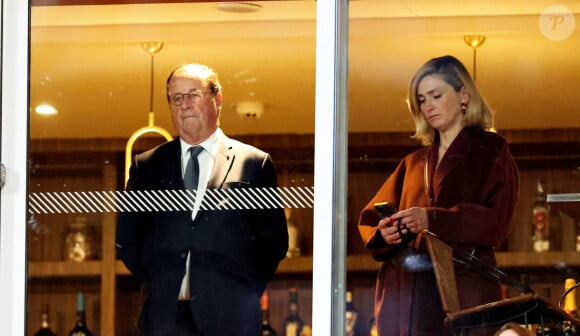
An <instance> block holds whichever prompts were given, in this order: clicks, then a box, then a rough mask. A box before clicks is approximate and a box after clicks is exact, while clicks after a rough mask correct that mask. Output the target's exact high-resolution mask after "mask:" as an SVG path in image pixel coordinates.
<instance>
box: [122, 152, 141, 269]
mask: <svg viewBox="0 0 580 336" xmlns="http://www.w3.org/2000/svg"><path fill="white" fill-rule="evenodd" d="M139 181H140V178H139V170H138V162H137V160H134V161H133V164H132V165H131V168H130V173H129V180H128V182H127V186H126V188H125V190H126V191H132V190H138V189H140V187H139V185H140V182H139ZM125 195H126V194H125ZM125 199H126V198H124V197H123V198H121V199H120V200H119V202H120V204H119V207H120V209H123V208H124V201H123V200H125ZM145 221H146V216H145V215H144V213H143V212H131V211H123V210H120V211H119V213H118V216H117V227H116V234H115V235H116V237H115V246H116V248H117V255H118V256H119V258H120V259H121V260H122V261H123V263H124V264H125V266H126V267H127V269H129V271H130V272H131V273H132V274H133V275H134V276H136V277H138V278H140V277H141V275H142V271H143V270H142V269H141V268H142V267H141V265H142V264H143V263H142V261H141V256H142V247H143V237H144V232H143V230H144V227H145V225H144V223H145Z"/></svg>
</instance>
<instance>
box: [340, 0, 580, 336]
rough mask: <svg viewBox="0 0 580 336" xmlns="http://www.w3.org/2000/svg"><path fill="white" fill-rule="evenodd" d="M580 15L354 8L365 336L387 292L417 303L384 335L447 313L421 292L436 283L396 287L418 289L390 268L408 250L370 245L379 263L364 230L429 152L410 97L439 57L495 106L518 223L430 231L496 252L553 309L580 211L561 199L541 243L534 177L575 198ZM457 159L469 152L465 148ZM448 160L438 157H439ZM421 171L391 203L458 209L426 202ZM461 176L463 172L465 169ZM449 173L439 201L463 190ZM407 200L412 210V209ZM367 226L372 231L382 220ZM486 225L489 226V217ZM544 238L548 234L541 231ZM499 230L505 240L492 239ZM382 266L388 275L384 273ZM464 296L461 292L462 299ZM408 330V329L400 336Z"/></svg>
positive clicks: (356, 286) (358, 250) (355, 146)
mask: <svg viewBox="0 0 580 336" xmlns="http://www.w3.org/2000/svg"><path fill="white" fill-rule="evenodd" d="M579 10H580V7H578V5H577V4H576V3H571V2H568V3H562V4H558V5H556V4H554V3H551V2H546V1H533V2H527V3H526V4H525V5H524V4H523V3H522V2H520V1H501V2H485V3H481V2H477V3H475V2H462V1H443V2H426V1H405V2H404V3H403V2H397V1H353V2H350V12H349V14H350V19H349V132H350V135H349V175H348V200H349V202H348V211H349V214H348V223H349V224H348V258H349V273H348V284H347V289H348V290H350V291H352V293H353V302H354V304H355V306H356V307H357V309H358V311H359V317H358V319H359V321H358V323H359V324H360V326H359V327H360V333H361V334H363V335H367V334H368V333H369V329H370V321H371V319H373V318H374V316H373V311H374V310H373V307H374V305H375V304H376V303H375V300H374V299H375V297H382V298H383V299H385V300H388V298H391V299H392V298H393V297H392V296H389V295H391V294H392V293H395V294H394V295H399V294H400V296H401V298H402V299H404V300H407V298H412V300H411V301H409V302H408V304H410V305H411V306H404V305H398V306H397V307H395V308H393V309H395V310H396V311H397V312H400V313H399V314H400V315H397V316H396V317H392V318H391V319H389V320H388V321H386V322H385V321H382V324H383V325H388V327H386V328H388V329H389V330H390V331H392V332H393V333H397V334H398V332H399V329H397V328H398V327H397V326H398V323H403V322H401V321H405V316H407V317H408V314H409V313H410V312H411V311H413V312H414V314H416V315H415V316H417V315H420V316H422V315H424V314H432V315H433V316H434V314H435V313H436V312H437V311H440V309H441V308H440V307H441V304H440V303H439V302H431V301H429V300H428V299H426V298H425V297H424V295H423V294H421V293H425V292H428V291H429V288H431V289H433V290H434V291H435V292H436V288H435V287H434V286H433V285H434V282H433V280H431V281H429V282H427V283H428V285H429V286H430V287H427V286H426V285H424V286H421V285H417V287H415V288H414V289H412V288H410V287H405V288H406V289H408V290H410V291H412V290H414V292H403V291H402V290H401V291H400V292H399V291H398V290H397V287H396V286H397V284H396V280H395V279H401V280H400V281H401V283H406V282H405V281H407V280H408V281H409V282H407V283H411V282H410V281H413V280H412V279H415V278H413V277H412V276H411V277H408V278H405V279H407V280H402V279H403V278H400V277H404V276H403V275H400V274H395V272H394V271H386V270H387V268H388V269H398V266H396V265H399V264H400V263H401V262H402V260H400V259H399V257H400V254H401V253H396V252H392V253H391V254H388V253H387V254H380V253H381V252H380V251H378V249H375V252H377V253H379V254H380V255H379V256H378V257H379V258H383V259H385V261H384V262H382V261H376V260H374V259H373V258H372V256H371V252H370V251H369V249H368V248H366V247H365V242H364V241H363V239H361V234H360V233H359V227H357V224H358V223H359V216H360V215H361V211H362V210H363V208H365V206H367V205H368V204H369V202H370V201H371V199H372V198H373V197H374V196H375V194H376V193H377V191H379V190H380V188H381V186H382V185H383V183H384V182H385V181H386V180H387V178H388V177H389V176H391V174H393V172H394V171H395V169H396V168H397V165H398V164H399V163H400V162H401V160H402V159H403V158H404V157H405V156H406V155H408V154H410V153H413V152H415V151H417V150H421V149H422V148H423V147H424V146H422V144H421V143H420V142H419V141H416V140H414V139H412V138H411V136H412V135H413V134H414V132H415V123H414V121H413V118H412V115H411V113H410V112H409V108H408V105H407V102H406V100H407V90H408V87H409V85H410V83H411V80H412V79H413V76H414V75H415V73H416V72H417V71H418V70H419V68H420V67H421V66H422V65H423V64H424V63H425V62H427V61H428V60H430V59H432V58H435V57H440V56H444V55H452V56H454V57H456V58H457V59H458V60H459V61H461V62H462V63H463V64H464V66H465V67H466V68H467V71H468V72H469V74H470V75H471V76H472V77H473V78H474V81H475V83H476V85H477V87H478V89H479V90H480V92H481V94H482V95H483V97H484V98H485V100H486V102H487V104H488V106H489V108H490V109H491V113H492V116H493V122H492V124H491V125H490V126H493V128H494V129H495V130H496V131H497V133H498V134H499V135H501V136H502V137H503V138H504V139H505V140H506V141H507V144H508V145H509V149H510V151H511V154H512V156H513V158H514V159H515V162H516V164H517V167H518V169H519V188H517V189H518V190H519V200H518V202H517V206H516V208H515V210H514V214H513V215H514V219H513V221H512V222H511V223H512V225H511V226H509V224H508V223H509V220H506V221H502V224H501V225H499V226H498V227H499V228H502V227H507V226H509V229H508V230H506V231H508V232H507V233H506V234H505V235H501V234H499V235H498V234H497V233H498V232H500V231H501V230H500V229H498V230H490V231H489V232H487V233H485V234H481V235H479V236H476V235H471V236H470V235H469V232H479V231H477V230H478V228H475V226H476V224H474V223H476V221H475V219H474V218H472V217H469V216H473V215H474V214H476V213H478V212H477V211H473V210H472V211H471V212H470V213H467V214H466V216H465V217H462V218H465V219H464V220H463V221H462V222H461V223H460V224H458V223H457V222H453V221H449V220H448V221H447V222H446V220H447V219H441V217H440V218H439V222H437V223H436V222H435V220H434V219H432V217H431V216H430V217H429V219H430V222H429V223H430V229H431V230H432V231H435V232H437V233H439V234H440V235H441V237H442V238H443V240H444V241H446V242H451V241H453V242H454V243H463V244H466V243H471V244H474V245H476V247H489V246H491V245H495V251H496V258H497V262H498V265H499V267H500V268H501V269H502V270H503V271H505V272H506V273H507V274H508V275H509V277H510V279H513V280H517V281H519V282H523V283H524V284H525V285H527V286H530V287H531V288H532V289H534V290H535V291H536V293H542V295H547V294H546V293H551V294H549V295H547V296H549V297H548V300H550V301H551V302H552V303H553V304H554V305H556V306H557V304H558V299H559V297H560V295H561V294H562V291H563V288H564V287H563V285H564V279H565V278H566V277H567V276H569V275H570V272H573V271H572V270H573V269H574V267H577V261H576V259H577V255H576V254H575V251H576V249H577V247H576V238H577V236H578V235H579V231H578V225H577V223H578V220H579V217H578V213H577V210H574V209H575V208H576V206H575V205H574V204H576V203H573V205H570V203H569V202H563V201H560V202H553V203H551V204H550V207H549V216H548V218H547V219H546V221H548V222H549V225H548V228H547V229H546V230H547V231H546V230H544V236H543V237H544V238H543V239H544V240H546V241H547V242H546V243H543V245H542V244H539V243H538V239H539V237H538V234H537V233H536V235H535V236H536V240H534V238H533V237H534V232H535V231H536V232H537V231H538V228H536V229H534V227H533V223H534V222H533V206H534V200H535V198H536V196H537V191H536V188H537V181H541V182H542V186H543V190H544V193H545V194H547V195H561V194H574V195H576V197H577V196H578V194H577V193H578V191H580V178H579V176H580V174H579V170H578V157H577V153H578V150H579V149H580V131H579V130H580V119H579V118H578V116H577V115H578V113H577V111H576V108H575V106H576V105H577V104H576V100H577V99H578V95H576V94H574V92H575V91H576V90H578V88H579V87H580V79H579V77H578V73H579V71H580V63H579V62H578V61H577V59H576V57H575V56H574V55H576V53H577V52H578V50H577V48H578V46H579V45H580V44H579V42H580V40H579V39H580V37H579V35H578V33H577V28H576V27H577V22H576V20H577V17H578V12H579ZM475 35H481V36H483V37H485V41H484V42H483V43H481V44H480V45H479V46H478V47H477V48H473V47H472V46H471V45H468V44H467V43H466V39H470V38H471V39H473V38H474V37H477V36H475ZM433 97H434V98H436V95H435V94H433ZM425 104H427V105H428V104H429V102H427V103H425ZM427 105H426V106H427ZM431 106H433V105H430V107H431ZM435 106H437V105H435ZM457 106H459V105H457ZM457 106H456V107H457ZM468 108H469V107H468ZM457 111H458V110H457ZM439 153H440V154H442V153H443V152H442V151H439ZM460 154H461V155H464V153H462V152H461V151H460ZM445 160H446V157H445V156H443V159H442V161H441V162H442V163H444V162H445ZM461 162H463V161H461ZM462 164H467V163H466V162H463V163H462ZM417 165H419V166H422V165H423V161H422V160H418V161H417V163H416V165H413V167H411V166H407V167H406V169H407V170H406V172H407V174H409V175H406V176H405V178H404V180H403V179H401V182H400V183H398V184H396V185H397V188H399V189H397V188H395V187H393V184H392V183H390V184H389V187H386V189H387V190H384V194H383V195H384V199H383V200H384V201H390V202H398V201H399V200H400V197H401V193H402V194H403V197H406V198H407V199H406V200H405V201H404V202H408V203H409V204H410V205H408V206H406V207H405V208H400V209H398V210H405V209H406V208H407V207H410V206H412V205H415V206H418V207H427V206H432V207H435V208H437V207H440V208H442V209H449V208H451V207H452V206H453V205H459V203H453V204H447V205H445V206H444V205H441V204H437V203H433V202H430V201H429V200H428V199H427V197H426V196H424V195H425V187H424V185H425V184H424V183H423V180H424V175H423V169H415V168H416V167H418V166H417ZM438 169H439V168H438ZM442 169H443V168H442ZM457 169H459V171H460V169H461V167H459V168H457ZM411 170H412V171H416V172H419V173H418V174H414V175H413V174H412V173H409V171H411ZM457 171H458V170H455V172H457ZM442 174H443V173H442ZM446 174H447V175H445V176H449V177H442V179H443V182H441V183H442V184H441V190H440V191H439V190H435V195H434V196H435V200H434V201H435V202H436V201H437V200H442V199H444V197H445V196H444V195H446V193H450V195H458V194H461V190H462V189H461V188H460V186H454V187H451V188H450V186H449V185H446V180H445V179H452V178H453V177H454V175H453V171H451V172H447V173H446ZM401 176H402V175H401ZM476 176H478V175H477V174H476V172H475V170H474V171H472V172H471V173H470V174H469V175H467V176H464V177H463V180H464V181H465V183H468V182H470V183H471V182H472V181H478V180H479V177H476ZM447 182H449V180H447ZM459 183H461V182H459ZM462 186H463V185H462ZM401 188H402V191H401ZM484 189H485V186H480V187H478V188H476V189H475V190H476V191H477V192H482V191H483V190H484ZM453 191H454V192H455V194H453ZM439 192H440V193H441V194H438V193H439ZM464 196H467V195H464ZM437 197H440V198H437ZM409 198H411V199H413V200H414V201H413V202H415V203H413V202H409V201H408V199H409ZM462 203H464V204H463V205H462V206H461V209H471V208H470V204H472V203H477V204H480V205H483V206H486V207H488V208H490V209H491V208H493V204H491V203H487V204H485V203H482V202H479V203H478V202H476V201H475V200H473V199H466V200H464V202H462ZM458 209H459V208H458ZM431 211H434V210H429V213H432V212H431ZM441 211H444V210H441ZM458 211H461V210H458ZM443 218H447V217H443ZM492 218H493V217H492ZM372 222H373V223H372V224H373V225H376V224H377V222H378V219H376V218H375V219H374V220H373V221H372ZM490 223H493V222H492V220H491V219H490ZM367 224H368V223H367ZM445 225H447V226H453V225H460V226H459V227H460V228H465V229H461V230H465V235H455V234H454V233H453V232H448V231H445V228H444V226H445ZM469 225H471V226H469ZM488 225H492V224H488ZM362 230H363V231H364V232H365V233H364V237H365V238H369V237H371V236H372V234H374V233H375V227H374V226H370V227H369V226H367V227H366V230H365V228H363V229H362ZM546 232H547V233H548V234H549V236H546V235H545V234H546ZM496 235H498V236H499V238H498V239H493V238H492V237H495V236H496ZM548 243H549V244H548ZM381 244H384V243H381ZM539 245H541V246H545V247H548V246H549V251H548V253H545V254H543V255H542V257H545V258H546V259H540V257H539V255H538V252H536V251H535V249H537V248H538V246H539ZM381 246H382V245H380V244H379V245H378V247H381ZM534 246H535V248H534ZM378 247H377V246H375V248H378ZM463 247H464V248H466V247H465V245H464V246H463ZM470 251H471V250H470ZM540 260H541V261H540ZM393 265H395V266H393ZM380 267H382V272H381V273H380V275H379V272H378V269H379V268H380ZM542 267H549V268H550V269H551V270H552V271H550V272H543V271H542ZM385 272H386V273H385ZM407 275H409V273H407ZM377 276H379V277H381V279H382V281H383V282H381V283H380V285H379V286H384V287H380V288H386V289H385V292H383V293H378V294H375V291H376V285H375V281H376V279H377ZM417 281H419V280H417ZM493 281H495V282H497V280H493ZM401 286H403V285H401ZM475 287H476V286H475ZM506 288H507V294H504V295H505V296H507V297H511V296H514V295H517V294H519V292H518V291H517V290H516V288H514V287H513V286H507V287H506ZM413 293H416V294H413ZM462 294H463V295H464V293H461V292H460V293H459V295H460V297H461V295H462ZM385 295H386V296H388V298H387V297H386V296H385ZM498 295H499V294H498ZM420 298H423V301H420ZM394 300H397V299H394ZM396 302H399V301H396ZM419 302H421V303H419ZM412 303H415V304H416V305H419V304H423V305H424V306H425V307H429V311H428V312H426V311H422V312H419V313H417V310H412V308H410V307H413V306H412ZM479 303H483V302H479ZM472 305H473V304H472ZM385 307H386V306H385ZM385 309H386V308H385ZM440 316H441V317H444V314H443V313H442V312H440ZM438 322H442V319H440V320H438ZM425 325H426V324H425ZM401 328H404V327H401ZM407 331H408V330H401V333H402V334H406V332H407ZM385 334H386V335H389V333H385Z"/></svg>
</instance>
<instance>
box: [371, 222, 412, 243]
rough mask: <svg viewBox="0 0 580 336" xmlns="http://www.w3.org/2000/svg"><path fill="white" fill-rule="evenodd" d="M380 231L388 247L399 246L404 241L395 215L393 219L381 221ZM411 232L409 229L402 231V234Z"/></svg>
mask: <svg viewBox="0 0 580 336" xmlns="http://www.w3.org/2000/svg"><path fill="white" fill-rule="evenodd" d="M378 229H379V231H380V232H381V236H382V237H383V239H384V240H385V243H387V244H388V245H398V244H400V243H401V242H402V241H403V240H402V237H401V235H400V233H399V230H398V228H397V219H395V218H394V215H393V216H391V217H385V218H383V219H381V220H380V221H379V225H378ZM408 232H409V231H408V230H407V229H403V230H402V232H401V233H402V234H407V233H408Z"/></svg>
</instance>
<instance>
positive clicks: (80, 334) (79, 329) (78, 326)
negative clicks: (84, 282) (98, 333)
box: [68, 293, 93, 336]
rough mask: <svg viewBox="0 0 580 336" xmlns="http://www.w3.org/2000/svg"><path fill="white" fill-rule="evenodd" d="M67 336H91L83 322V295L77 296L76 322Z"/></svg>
mask: <svg viewBox="0 0 580 336" xmlns="http://www.w3.org/2000/svg"><path fill="white" fill-rule="evenodd" d="M68 335H69V336H93V333H92V332H91V331H90V330H89V329H88V328H87V323H86V321H85V295H84V294H83V293H78V294H77V320H76V322H75V326H74V328H73V329H72V330H71V331H70V333H69V334H68Z"/></svg>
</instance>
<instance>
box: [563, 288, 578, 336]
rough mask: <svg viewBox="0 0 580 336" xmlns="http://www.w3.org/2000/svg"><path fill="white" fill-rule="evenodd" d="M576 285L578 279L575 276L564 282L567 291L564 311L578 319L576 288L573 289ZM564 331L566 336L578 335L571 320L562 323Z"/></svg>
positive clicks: (565, 291)
mask: <svg viewBox="0 0 580 336" xmlns="http://www.w3.org/2000/svg"><path fill="white" fill-rule="evenodd" d="M575 285H576V280H575V279H573V278H568V279H566V281H565V282H564V293H567V294H566V297H565V299H564V311H565V312H566V313H568V314H570V315H572V316H573V317H574V318H576V319H578V308H577V307H576V289H572V288H573V287H574V286H575ZM568 291H569V292H568ZM562 331H563V334H564V336H574V335H577V333H576V327H575V326H574V325H573V324H572V323H571V322H570V321H564V322H563V323H562Z"/></svg>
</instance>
